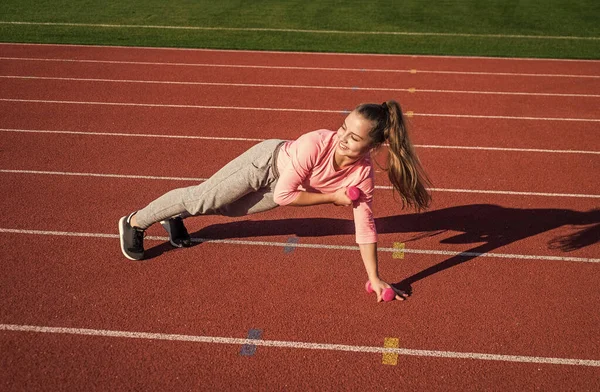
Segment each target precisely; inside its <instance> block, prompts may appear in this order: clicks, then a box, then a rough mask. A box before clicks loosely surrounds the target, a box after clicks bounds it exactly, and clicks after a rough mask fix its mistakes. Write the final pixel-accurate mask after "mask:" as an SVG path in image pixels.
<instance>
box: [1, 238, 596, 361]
mask: <svg viewBox="0 0 600 392" xmlns="http://www.w3.org/2000/svg"><path fill="white" fill-rule="evenodd" d="M0 237H1V238H2V241H3V242H4V243H7V242H9V241H18V240H19V238H21V237H20V236H15V235H6V234H3V235H2V236H0ZM36 240H38V243H39V244H40V246H43V247H44V248H45V249H46V252H44V253H43V254H40V255H38V256H36V257H35V258H32V257H31V256H27V252H26V251H24V250H23V248H17V247H14V248H13V249H11V250H10V251H9V252H8V253H7V257H6V261H5V264H6V265H7V266H9V267H10V268H9V269H7V274H6V275H5V276H4V277H3V280H4V279H6V282H7V284H3V285H2V289H1V290H2V294H3V296H4V297H5V298H11V301H10V303H8V304H6V305H5V306H4V307H3V309H2V314H1V315H0V318H1V319H2V321H3V323H4V324H20V325H43V326H60V327H75V328H92V329H109V330H123V331H147V332H162V333H176V334H188V335H202V336H224V337H240V338H244V337H245V336H244V334H245V333H247V331H248V330H249V329H251V328H258V329H262V330H263V331H264V332H265V336H264V338H265V339H269V340H285V341H299V342H317V343H319V342H321V343H332V344H350V345H360V346H374V347H378V346H379V347H380V346H382V345H383V344H382V343H383V339H384V338H385V337H400V338H401V339H402V345H401V347H403V348H412V349H419V350H442V351H452V352H467V353H468V352H475V353H491V354H505V355H521V356H541V357H557V358H575V359H577V358H579V359H591V360H594V359H596V360H597V359H598V358H597V350H595V344H594V342H595V341H597V338H598V336H597V334H590V330H591V329H590V328H592V329H593V326H594V325H596V324H597V323H598V321H599V320H598V319H599V316H598V315H597V314H595V313H594V312H589V309H593V308H595V307H596V306H597V305H598V301H599V300H600V299H599V298H598V297H597V296H594V295H590V293H591V292H593V290H594V288H595V287H596V284H595V282H597V279H598V269H597V268H596V267H597V266H596V265H592V264H586V265H583V264H577V263H564V262H548V263H545V264H544V266H543V267H542V266H540V264H539V263H538V262H523V261H506V262H503V263H498V262H496V261H493V260H485V259H483V258H482V259H477V260H473V261H472V262H471V263H464V264H461V265H457V266H454V267H452V268H449V269H446V270H444V271H441V272H439V273H436V274H434V275H431V276H429V277H427V278H425V279H422V280H420V281H417V282H415V283H413V285H412V288H413V297H412V298H410V299H409V300H408V301H406V302H405V303H400V302H392V303H384V304H377V303H376V302H375V301H374V297H373V296H370V295H368V294H367V293H366V292H365V291H364V288H363V285H364V280H365V272H364V268H363V267H362V263H361V262H360V260H359V256H358V254H357V252H343V251H342V252H341V251H338V250H311V249H301V248H299V249H296V250H295V251H294V252H293V253H292V254H285V253H284V252H283V251H282V249H281V248H272V249H265V248H252V247H248V248H229V247H223V246H221V245H219V244H216V245H214V244H203V245H200V246H196V247H193V248H190V249H186V250H174V251H168V252H165V253H163V254H162V255H161V257H160V259H151V260H149V261H146V262H129V261H127V260H126V259H124V258H123V256H122V255H121V254H120V250H119V249H118V244H117V243H116V241H115V240H114V239H98V240H87V241H82V239H80V238H54V237H40V238H36ZM110 244H112V245H113V246H111V245H110ZM81 252H85V253H87V254H93V255H94V258H93V262H90V260H89V259H86V258H85V257H82V254H81ZM324 260H327V261H326V262H325V261H324ZM443 260H444V258H443V257H428V258H422V259H420V260H413V262H412V263H408V260H406V261H405V262H402V263H400V262H396V263H391V262H387V263H383V262H382V271H381V272H382V276H384V277H386V279H388V280H392V281H393V280H395V279H401V278H404V277H407V276H410V274H414V273H416V272H418V271H421V270H422V269H423V268H425V267H427V266H428V265H430V264H433V263H439V262H441V261H443ZM542 271H543V272H542ZM515 287H518V288H519V289H518V290H514V288H515ZM557 287H560V288H561V297H560V298H557V296H556V295H555V294H556V288H557ZM507 292H510V293H511V294H510V295H506V293H507ZM533 297H535V298H536V301H531V298H533ZM33 309H35V312H32V311H31V310H33ZM548 313H551V314H552V315H553V317H546V316H545V315H546V314H548ZM315 314H319V315H321V316H319V317H314V315H315ZM440 320H443V322H441V323H440ZM259 350H261V349H259ZM294 351H295V350H294ZM378 362H379V361H378Z"/></svg>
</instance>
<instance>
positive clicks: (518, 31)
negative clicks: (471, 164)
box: [0, 0, 600, 59]
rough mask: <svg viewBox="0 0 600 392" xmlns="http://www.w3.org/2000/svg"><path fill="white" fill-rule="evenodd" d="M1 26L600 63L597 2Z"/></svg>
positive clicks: (263, 9)
mask: <svg viewBox="0 0 600 392" xmlns="http://www.w3.org/2000/svg"><path fill="white" fill-rule="evenodd" d="M390 4H393V5H390ZM0 21H3V22H7V21H18V22H41V23H44V22H51V23H84V24H116V25H136V26H142V25H154V26H186V27H194V26H199V27H226V28H270V29H301V30H336V31H342V32H352V31H369V32H413V33H453V34H501V35H529V36H559V37H584V38H586V39H577V38H571V39H564V38H561V39H558V38H552V39H540V38H509V37H479V36H475V37H463V36H427V35H361V34H347V33H307V32H274V31H268V32H265V31H227V30H189V29H188V30H176V29H151V28H141V27H140V28H114V27H89V26H88V27H86V26H43V25H11V24H0V41H3V42H41V43H73V44H102V45H132V46H167V47H193V48H228V49H258V50H301V51H328V52H361V53H408V54H447V55H480V56H515V57H551V58H590V59H597V58H600V1H598V0H580V1H573V0H546V1H541V0H462V1H454V2H450V1H432V2H425V1H424V0H406V1H400V0H396V1H394V0H387V1H378V0H377V1H356V0H347V1H335V0H320V1H306V0H305V1H301V0H287V1H285V0H284V1H275V0H269V1H234V0H212V1H191V0H187V1H186V0H170V1H164V0H160V1H159V0H146V1H141V0H130V1H119V2H117V1H114V2H113V1H65V0H54V1H43V0H38V1H32V0H4V1H3V2H1V3H0ZM590 38H592V39H590Z"/></svg>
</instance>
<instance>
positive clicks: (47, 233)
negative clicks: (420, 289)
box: [0, 228, 600, 263]
mask: <svg viewBox="0 0 600 392" xmlns="http://www.w3.org/2000/svg"><path fill="white" fill-rule="evenodd" d="M0 233H6V234H27V235H44V236H57V237H86V238H111V239H118V238H119V235H118V234H106V233H82V232H70V231H53V230H26V229H7V228H0ZM144 239H145V240H148V241H168V240H169V238H168V237H161V236H146V237H144ZM192 242H198V243H205V242H206V243H214V244H226V245H240V246H270V247H283V248H285V247H288V246H289V245H290V244H289V242H276V241H250V240H232V239H210V238H192ZM294 246H295V247H297V248H307V249H328V250H348V251H359V250H360V249H359V247H358V246H354V245H326V244H310V243H298V244H294ZM377 250H378V251H380V252H385V253H395V252H398V249H397V248H386V247H380V248H377ZM403 252H404V253H415V254H425V255H437V256H449V257H466V258H473V257H488V258H499V259H514V260H544V261H572V262H577V263H600V259H598V258H587V257H564V256H547V255H523V254H513V253H494V252H487V253H478V252H455V251H447V250H435V249H403Z"/></svg>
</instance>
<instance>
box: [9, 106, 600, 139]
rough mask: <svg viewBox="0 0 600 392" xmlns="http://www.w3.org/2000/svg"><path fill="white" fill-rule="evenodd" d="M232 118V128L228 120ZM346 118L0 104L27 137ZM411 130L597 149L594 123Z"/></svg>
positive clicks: (264, 132) (326, 122)
mask: <svg viewBox="0 0 600 392" xmlns="http://www.w3.org/2000/svg"><path fill="white" fill-rule="evenodd" d="M402 104H403V103H402ZM232 113H235V116H236V121H235V122H232V121H231V118H232ZM344 117H345V114H343V113H339V114H337V113H311V114H310V115H306V114H303V113H289V112H261V111H252V110H242V111H235V112H233V111H232V110H231V109H194V108H156V107H131V106H129V107H126V106H96V105H66V104H45V103H26V102H6V101H0V122H1V124H3V128H8V129H25V130H66V131H90V132H114V133H134V134H166V135H191V136H197V135H199V136H208V137H210V136H217V137H218V136H225V137H246V138H259V139H266V138H280V139H294V138H297V137H298V136H300V135H301V134H303V133H305V132H309V131H313V130H315V129H322V128H328V129H337V128H338V127H339V126H340V124H341V122H342V121H343V119H344ZM409 123H410V125H411V126H412V127H411V128H412V139H413V143H415V144H424V145H449V146H456V145H459V146H460V145H463V146H483V147H508V148H542V149H554V150H596V151H597V150H598V149H597V148H596V146H597V145H598V142H597V138H596V131H597V128H598V125H597V124H596V123H585V122H580V123H576V124H575V123H572V124H566V123H559V124H557V123H556V122H553V121H527V120H499V119H482V118H447V117H446V118H443V117H413V118H411V119H409ZM564 135H566V136H567V137H563V136H564Z"/></svg>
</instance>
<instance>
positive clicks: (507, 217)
mask: <svg viewBox="0 0 600 392" xmlns="http://www.w3.org/2000/svg"><path fill="white" fill-rule="evenodd" d="M199 219H201V218H199ZM375 221H376V225H377V231H378V233H381V234H385V233H416V235H415V236H413V237H412V238H410V239H408V240H405V242H411V241H416V240H418V239H421V238H425V237H433V236H437V235H440V234H442V233H445V232H448V231H450V232H457V234H456V235H454V236H452V237H449V238H445V239H442V240H441V241H440V243H449V244H465V245H468V244H473V246H472V247H471V248H470V249H468V250H465V251H464V252H463V253H461V254H459V255H456V256H453V257H451V258H449V259H447V260H444V261H443V262H441V263H439V264H436V265H433V266H431V267H429V268H426V269H424V270H423V271H420V272H418V273H416V274H414V275H412V276H410V277H408V278H406V279H404V280H402V281H401V282H398V283H396V284H394V286H395V287H396V288H398V289H401V290H404V291H405V292H407V293H409V294H410V292H411V285H412V284H413V283H415V282H417V281H419V280H421V279H424V278H426V277H428V276H431V275H433V274H435V273H438V272H441V271H444V270H446V269H448V268H451V267H453V266H455V265H458V264H462V263H465V262H467V261H469V260H472V259H474V258H476V257H477V254H481V253H487V252H491V251H493V250H494V249H498V248H500V247H503V246H505V245H508V244H511V243H513V242H516V241H520V240H522V239H525V238H527V237H532V236H535V235H538V234H540V233H543V232H546V231H549V230H554V229H557V228H559V227H562V226H575V228H574V230H575V231H574V232H573V233H572V234H569V235H566V236H561V237H557V238H555V239H553V240H551V241H550V242H549V243H548V244H547V246H548V248H550V249H558V250H561V251H563V252H569V251H573V250H576V249H581V248H584V247H587V246H590V245H593V244H596V243H598V242H600V209H594V210H590V211H587V212H579V211H573V210H567V209H519V208H506V207H501V206H498V205H491V204H472V205H465V206H457V207H450V208H444V209H440V210H434V211H427V212H422V213H413V214H403V215H395V216H388V217H383V218H377V219H376V220H375ZM577 226H579V227H577ZM581 226H583V227H581ZM344 234H347V235H353V234H354V222H353V221H352V220H350V219H330V218H294V219H280V220H257V221H235V222H229V223H223V224H217V225H211V226H207V227H205V228H203V229H202V230H200V231H197V232H196V233H193V234H192V237H196V238H197V237H200V238H207V239H226V238H248V237H266V236H274V235H290V236H292V235H295V236H298V237H323V236H330V235H344ZM476 244H477V245H476ZM167 245H168V244H167ZM157 248H160V249H157ZM164 250H165V248H162V246H160V247H156V248H153V249H151V250H149V252H150V253H151V254H152V255H153V256H151V255H149V256H151V257H155V256H156V255H158V254H160V253H162V252H163V251H164ZM157 252H158V254H156V253H157Z"/></svg>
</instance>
